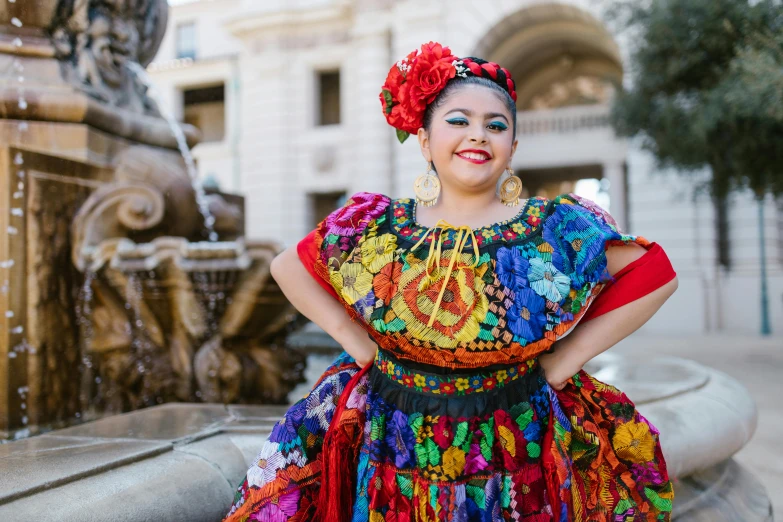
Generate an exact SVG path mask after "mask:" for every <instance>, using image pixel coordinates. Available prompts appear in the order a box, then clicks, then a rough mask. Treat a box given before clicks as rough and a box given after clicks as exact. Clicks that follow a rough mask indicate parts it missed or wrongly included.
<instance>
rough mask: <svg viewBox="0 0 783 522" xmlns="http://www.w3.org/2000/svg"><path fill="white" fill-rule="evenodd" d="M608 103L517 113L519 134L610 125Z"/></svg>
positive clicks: (573, 130)
mask: <svg viewBox="0 0 783 522" xmlns="http://www.w3.org/2000/svg"><path fill="white" fill-rule="evenodd" d="M609 111H610V107H609V106H608V105H580V106H575V107H563V108H560V109H547V110H537V111H520V112H518V113H517V134H518V135H520V136H531V135H538V134H553V133H558V134H565V133H569V132H576V131H583V130H590V129H598V128H606V127H609Z"/></svg>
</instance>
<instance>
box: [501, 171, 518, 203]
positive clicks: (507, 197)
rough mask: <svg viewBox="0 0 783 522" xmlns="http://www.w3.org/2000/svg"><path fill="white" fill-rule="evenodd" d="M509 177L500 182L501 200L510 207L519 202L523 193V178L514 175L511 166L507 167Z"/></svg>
mask: <svg viewBox="0 0 783 522" xmlns="http://www.w3.org/2000/svg"><path fill="white" fill-rule="evenodd" d="M506 172H508V177H507V178H506V179H504V180H503V183H501V184H500V201H502V202H503V204H504V205H506V206H508V207H513V206H515V205H517V204H518V203H519V196H520V194H522V180H521V179H519V176H515V175H514V171H513V170H511V167H506Z"/></svg>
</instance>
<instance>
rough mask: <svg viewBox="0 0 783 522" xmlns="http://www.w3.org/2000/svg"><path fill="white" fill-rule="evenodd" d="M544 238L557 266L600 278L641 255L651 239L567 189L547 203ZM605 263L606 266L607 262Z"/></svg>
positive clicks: (586, 276) (594, 203)
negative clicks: (634, 232)
mask: <svg viewBox="0 0 783 522" xmlns="http://www.w3.org/2000/svg"><path fill="white" fill-rule="evenodd" d="M543 236H544V240H545V241H547V243H549V244H550V245H551V246H552V247H553V252H552V259H553V262H554V263H555V265H556V266H557V267H561V268H562V269H563V270H565V271H566V272H567V273H570V274H576V276H577V278H585V279H586V280H587V279H590V280H595V279H603V277H605V276H607V275H611V274H612V273H614V272H616V271H617V269H618V267H622V266H625V265H626V264H627V263H628V262H630V261H633V260H635V259H637V258H638V257H640V256H641V255H642V254H644V252H645V248H646V247H647V246H649V245H650V242H649V241H648V240H647V239H645V238H644V237H642V236H634V235H630V234H625V233H623V232H622V231H621V230H620V227H619V225H618V224H617V221H616V220H615V219H614V218H613V217H612V215H611V214H610V213H609V212H608V211H607V210H606V209H604V208H603V207H601V206H600V205H598V204H597V203H596V202H594V201H592V200H590V199H588V198H585V197H582V196H578V195H576V194H573V193H566V194H561V195H559V196H557V197H556V198H554V199H552V200H551V201H550V202H549V203H548V205H547V215H546V220H545V222H544V230H543ZM607 265H608V266H607Z"/></svg>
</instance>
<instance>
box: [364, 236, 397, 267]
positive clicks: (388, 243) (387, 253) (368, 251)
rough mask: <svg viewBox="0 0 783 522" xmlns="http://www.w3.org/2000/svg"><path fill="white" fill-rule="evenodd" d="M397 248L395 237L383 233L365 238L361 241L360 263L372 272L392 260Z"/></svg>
mask: <svg viewBox="0 0 783 522" xmlns="http://www.w3.org/2000/svg"><path fill="white" fill-rule="evenodd" d="M396 249H397V237H396V236H395V235H393V234H383V235H380V236H377V237H372V238H369V239H367V240H366V241H364V242H363V243H362V247H361V250H362V264H363V265H364V266H365V267H366V268H367V269H368V270H369V271H370V272H371V273H373V274H377V273H378V272H379V271H380V270H381V269H382V268H383V267H384V266H386V265H388V264H389V263H391V262H392V261H393V260H394V251H395V250H396Z"/></svg>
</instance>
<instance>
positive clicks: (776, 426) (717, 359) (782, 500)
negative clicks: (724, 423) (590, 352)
mask: <svg viewBox="0 0 783 522" xmlns="http://www.w3.org/2000/svg"><path fill="white" fill-rule="evenodd" d="M611 351H613V352H614V353H637V354H638V353H642V354H644V353H660V354H665V355H676V356H679V357H685V358H688V359H693V360H695V361H698V362H700V363H702V364H705V365H707V366H711V367H713V368H715V369H717V370H720V371H722V372H724V373H727V374H728V375H731V376H732V377H734V378H735V379H737V380H739V381H740V382H741V383H742V384H744V385H745V387H747V388H748V390H749V391H750V393H751V395H752V396H753V398H754V399H755V401H756V405H757V406H758V410H759V423H758V428H757V429H756V433H755V435H754V436H753V439H752V440H751V441H750V443H749V444H748V445H747V446H745V448H743V449H742V450H741V451H740V452H739V453H737V455H736V456H735V458H736V459H737V461H738V462H739V463H740V464H742V465H744V466H747V468H748V469H750V470H752V471H753V472H754V473H755V474H756V476H757V477H758V478H759V479H760V480H761V482H762V483H763V484H764V485H765V486H766V488H767V493H768V494H769V496H770V498H771V499H772V504H773V506H774V512H775V514H776V516H775V519H776V520H783V515H781V514H783V444H781V440H782V439H783V337H781V336H777V337H767V338H763V337H753V336H746V337H741V336H738V335H736V336H731V335H710V336H694V337H671V338H667V337H660V336H655V337H651V336H647V335H643V334H640V333H636V334H634V335H632V336H631V337H629V338H627V339H625V340H623V341H622V342H621V343H620V344H618V345H617V346H615V347H613V348H611Z"/></svg>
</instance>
